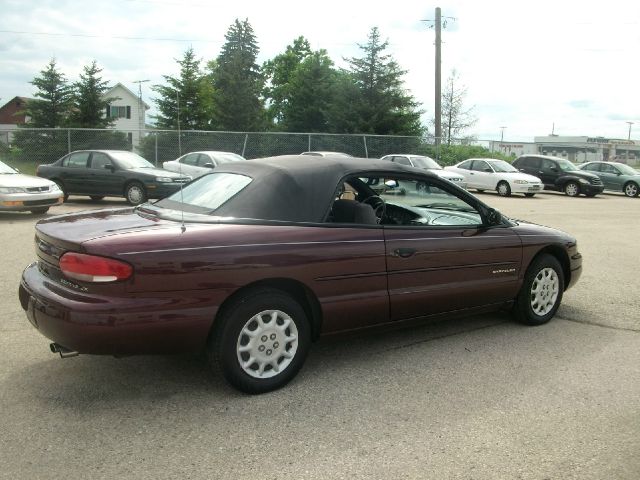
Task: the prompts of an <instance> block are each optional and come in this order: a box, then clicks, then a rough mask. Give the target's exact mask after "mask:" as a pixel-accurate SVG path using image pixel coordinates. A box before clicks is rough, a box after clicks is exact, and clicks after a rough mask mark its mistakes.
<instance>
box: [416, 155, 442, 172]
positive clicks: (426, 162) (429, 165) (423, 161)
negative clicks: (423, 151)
mask: <svg viewBox="0 0 640 480" xmlns="http://www.w3.org/2000/svg"><path fill="white" fill-rule="evenodd" d="M411 160H413V165H414V166H415V167H418V168H425V169H427V170H442V167H441V166H440V165H438V164H437V162H436V161H435V160H434V159H432V158H429V157H411Z"/></svg>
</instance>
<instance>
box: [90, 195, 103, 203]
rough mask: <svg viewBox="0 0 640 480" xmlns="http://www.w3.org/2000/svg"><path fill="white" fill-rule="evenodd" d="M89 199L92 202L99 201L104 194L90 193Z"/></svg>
mask: <svg viewBox="0 0 640 480" xmlns="http://www.w3.org/2000/svg"><path fill="white" fill-rule="evenodd" d="M90 198H91V200H93V201H94V202H99V201H100V200H102V199H103V198H104V195H90Z"/></svg>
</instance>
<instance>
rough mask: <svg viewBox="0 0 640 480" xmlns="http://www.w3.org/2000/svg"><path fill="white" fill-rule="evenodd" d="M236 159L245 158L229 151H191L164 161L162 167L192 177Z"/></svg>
mask: <svg viewBox="0 0 640 480" xmlns="http://www.w3.org/2000/svg"><path fill="white" fill-rule="evenodd" d="M238 160H245V158H244V157H242V156H240V155H237V154H235V153H231V152H216V151H204V152H191V153H187V154H186V155H183V156H181V157H180V158H177V159H176V160H171V161H169V162H164V163H163V164H162V167H163V168H164V169H165V170H170V171H172V172H178V173H182V174H183V175H189V176H190V177H192V178H196V177H199V176H201V175H204V174H205V173H209V172H211V169H213V168H216V167H217V166H218V165H220V164H222V163H228V162H236V161H238Z"/></svg>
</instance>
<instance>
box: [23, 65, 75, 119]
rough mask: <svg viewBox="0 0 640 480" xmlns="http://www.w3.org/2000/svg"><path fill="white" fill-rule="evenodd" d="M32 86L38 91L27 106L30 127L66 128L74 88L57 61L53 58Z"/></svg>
mask: <svg viewBox="0 0 640 480" xmlns="http://www.w3.org/2000/svg"><path fill="white" fill-rule="evenodd" d="M31 84H32V85H34V86H35V87H36V88H37V89H38V91H37V92H36V94H35V97H36V98H35V99H33V100H30V101H29V103H28V104H27V108H26V114H27V115H28V116H29V117H30V119H31V120H30V121H29V124H28V125H25V126H28V127H31V128H56V127H62V126H65V125H66V123H67V119H68V118H69V114H70V111H71V106H72V91H73V89H72V87H71V86H70V85H69V84H68V82H67V79H66V78H65V76H64V74H63V73H61V72H59V71H58V69H57V66H56V59H55V58H52V59H51V61H50V62H49V64H48V65H47V67H46V68H45V69H44V70H42V71H40V76H39V77H35V78H34V79H33V80H32V81H31Z"/></svg>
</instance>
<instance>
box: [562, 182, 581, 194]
mask: <svg viewBox="0 0 640 480" xmlns="http://www.w3.org/2000/svg"><path fill="white" fill-rule="evenodd" d="M563 190H564V193H565V194H566V195H568V196H569V197H577V196H578V195H580V185H578V184H577V183H576V182H567V183H565V185H564V189H563Z"/></svg>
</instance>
